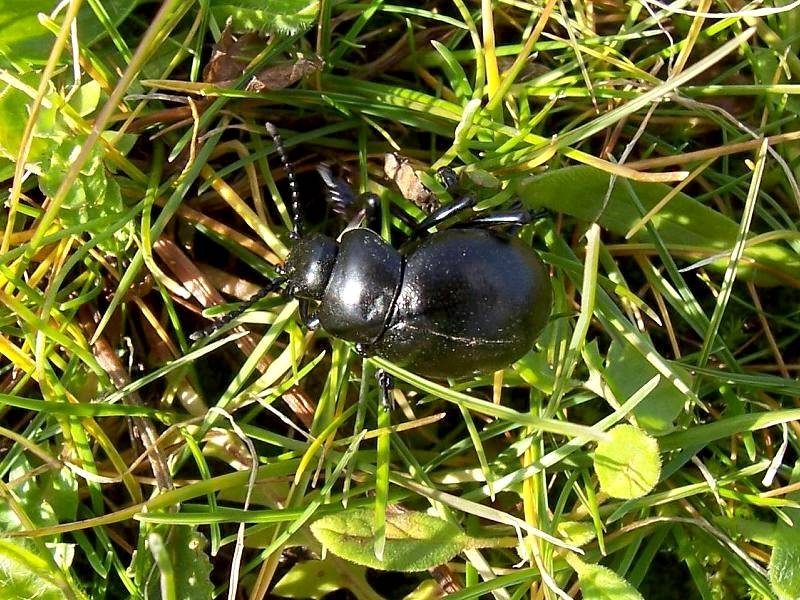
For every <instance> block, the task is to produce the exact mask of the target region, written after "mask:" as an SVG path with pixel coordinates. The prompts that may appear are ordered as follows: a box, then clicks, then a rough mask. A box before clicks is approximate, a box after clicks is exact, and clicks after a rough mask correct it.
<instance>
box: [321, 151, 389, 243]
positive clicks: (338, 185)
mask: <svg viewBox="0 0 800 600" xmlns="http://www.w3.org/2000/svg"><path fill="white" fill-rule="evenodd" d="M317 172H318V173H319V174H320V177H322V181H323V182H325V190H326V191H325V201H326V202H327V203H328V204H329V205H330V207H331V209H332V210H333V212H335V213H336V214H337V215H339V216H341V217H344V218H345V219H347V220H348V221H350V222H351V225H348V227H351V226H352V227H357V226H358V224H359V223H360V222H361V220H362V219H363V218H365V217H366V220H367V227H369V228H370V229H375V228H376V227H378V219H380V216H381V215H380V208H381V199H380V198H379V197H378V196H377V195H375V194H371V193H369V192H367V193H364V194H358V195H356V194H355V193H354V192H353V188H351V187H350V185H348V183H347V182H346V181H344V180H343V179H339V178H338V177H334V176H333V173H332V172H331V169H330V167H329V166H328V165H326V164H321V165H319V166H318V167H317Z"/></svg>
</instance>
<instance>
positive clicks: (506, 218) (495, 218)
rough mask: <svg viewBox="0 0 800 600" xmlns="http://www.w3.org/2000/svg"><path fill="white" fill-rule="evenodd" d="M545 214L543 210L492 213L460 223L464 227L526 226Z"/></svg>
mask: <svg viewBox="0 0 800 600" xmlns="http://www.w3.org/2000/svg"><path fill="white" fill-rule="evenodd" d="M547 214H548V213H547V211H545V210H538V211H534V212H531V211H527V210H515V211H511V212H493V213H487V214H485V215H481V216H479V217H475V218H474V219H470V220H469V221H466V222H464V223H462V225H463V226H464V227H494V226H504V225H505V226H514V225H526V224H528V223H531V222H532V221H535V220H537V219H541V218H542V217H544V216H546V215H547Z"/></svg>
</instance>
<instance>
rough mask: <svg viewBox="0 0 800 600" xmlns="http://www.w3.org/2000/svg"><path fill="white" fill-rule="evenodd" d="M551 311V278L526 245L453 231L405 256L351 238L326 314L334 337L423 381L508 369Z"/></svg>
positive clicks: (361, 232)
mask: <svg viewBox="0 0 800 600" xmlns="http://www.w3.org/2000/svg"><path fill="white" fill-rule="evenodd" d="M551 304H552V290H551V286H550V280H549V276H548V274H547V270H546V269H545V267H544V265H543V264H542V262H541V260H540V259H539V257H538V256H537V255H536V253H535V252H534V251H533V250H532V249H531V248H529V247H528V246H526V245H524V244H523V243H522V242H520V241H519V240H518V239H516V238H513V237H507V236H505V235H503V234H501V233H497V232H495V231H492V230H490V229H477V228H475V229H469V228H463V229H458V228H456V229H447V230H444V231H441V232H438V233H434V234H431V235H430V236H428V237H427V238H426V239H425V240H424V241H423V242H422V243H421V244H420V245H419V246H418V247H416V249H414V250H413V251H412V252H411V253H410V254H408V255H407V256H403V255H401V254H400V253H399V252H397V250H395V249H394V248H392V247H391V246H389V245H388V244H386V242H384V241H383V240H382V239H381V238H380V237H379V236H378V235H377V234H376V233H374V232H372V231H370V230H368V229H353V230H350V231H348V232H346V233H345V234H344V235H343V236H342V239H341V242H340V244H339V252H338V255H337V256H336V261H335V264H334V265H333V269H332V272H331V278H330V281H329V282H328V285H327V287H326V289H325V293H324V296H323V298H322V300H321V302H320V305H319V309H318V317H319V320H320V324H321V325H322V327H323V328H324V329H325V330H326V331H327V332H328V333H330V334H331V335H334V336H336V337H339V338H342V339H345V340H349V341H351V342H356V343H357V344H358V348H359V350H360V351H361V352H363V353H365V354H368V355H378V356H382V357H384V358H387V359H389V360H391V361H392V362H395V363H397V364H398V365H400V366H402V367H404V368H406V369H409V370H410V371H413V372H415V373H418V374H420V375H424V376H427V377H433V378H445V377H452V378H458V377H464V376H467V375H472V374H475V373H486V372H491V371H495V370H497V369H502V368H504V367H506V366H508V365H510V364H511V363H513V362H514V361H515V360H517V359H519V358H520V357H521V356H522V355H523V354H525V353H526V352H527V351H528V350H530V349H531V348H532V347H533V344H534V342H535V341H536V338H537V336H538V335H539V333H540V332H541V330H542V328H543V327H544V325H545V323H546V321H547V318H548V316H549V315H550V308H551Z"/></svg>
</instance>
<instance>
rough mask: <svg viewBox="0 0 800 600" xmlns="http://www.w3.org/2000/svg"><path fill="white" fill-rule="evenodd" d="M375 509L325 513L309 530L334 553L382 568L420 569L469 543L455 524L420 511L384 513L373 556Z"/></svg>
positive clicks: (442, 561) (441, 560) (422, 569)
mask: <svg viewBox="0 0 800 600" xmlns="http://www.w3.org/2000/svg"><path fill="white" fill-rule="evenodd" d="M374 521H375V512H374V511H373V510H372V509H369V508H358V509H353V510H348V511H344V512H341V513H338V514H335V515H328V516H325V517H322V518H321V519H318V520H317V521H315V522H314V523H312V524H311V531H312V532H313V534H314V537H316V538H317V540H319V541H320V542H321V543H322V544H323V545H324V546H325V547H326V548H328V550H330V551H331V552H332V553H333V554H335V555H336V556H339V557H340V558H343V559H345V560H349V561H350V562H353V563H356V564H358V565H364V566H365V567H370V568H372V569H379V570H382V571H424V570H426V569H429V568H431V567H435V566H436V565H440V564H442V563H444V562H447V561H448V560H450V559H451V558H452V557H453V556H455V555H456V554H458V553H459V552H461V551H462V550H464V549H465V548H467V547H468V546H469V539H470V538H469V537H468V536H467V535H465V534H463V533H462V532H461V531H460V530H459V529H458V527H456V526H455V525H453V524H452V523H448V522H447V521H444V520H442V519H439V518H436V517H432V516H430V515H427V514H425V513H421V512H404V513H398V512H391V511H387V513H386V547H385V549H384V552H383V560H378V559H377V558H376V557H375V552H374V549H373V547H374V543H373V539H374V536H375V532H374V528H373V522H374Z"/></svg>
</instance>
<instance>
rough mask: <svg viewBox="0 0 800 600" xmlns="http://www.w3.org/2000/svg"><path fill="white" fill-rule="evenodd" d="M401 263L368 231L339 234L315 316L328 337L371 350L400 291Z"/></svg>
mask: <svg viewBox="0 0 800 600" xmlns="http://www.w3.org/2000/svg"><path fill="white" fill-rule="evenodd" d="M402 271H403V259H402V257H401V256H400V254H399V253H398V252H397V250H395V249H394V248H392V247H391V246H390V245H389V244H387V243H386V242H384V241H383V239H381V237H380V236H379V235H378V234H377V233H375V232H374V231H372V230H370V229H361V228H358V229H351V230H349V231H346V232H344V234H342V238H341V241H340V242H339V253H338V254H337V256H336V262H335V263H334V264H333V269H332V271H331V275H330V279H329V280H328V286H327V287H326V288H325V294H324V296H323V297H322V301H321V302H320V305H319V309H318V311H317V317H318V318H319V322H320V325H322V327H323V329H325V331H327V332H328V333H330V334H331V335H333V336H336V337H338V338H342V339H344V340H348V341H351V342H355V343H358V344H372V343H373V342H375V341H377V340H378V338H379V337H380V336H381V334H382V333H383V331H384V329H385V328H386V323H387V321H388V318H389V313H390V311H391V308H392V305H393V304H394V301H395V298H396V297H397V293H398V289H399V287H400V278H401V276H402Z"/></svg>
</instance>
